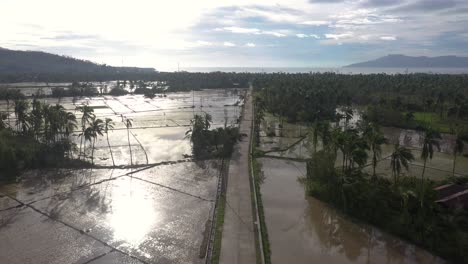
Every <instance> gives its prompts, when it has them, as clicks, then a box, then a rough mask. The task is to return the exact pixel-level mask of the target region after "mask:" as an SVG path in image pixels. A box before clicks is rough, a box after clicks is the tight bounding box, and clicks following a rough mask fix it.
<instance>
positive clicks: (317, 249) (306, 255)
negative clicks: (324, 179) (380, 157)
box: [258, 158, 444, 264]
mask: <svg viewBox="0 0 468 264" xmlns="http://www.w3.org/2000/svg"><path fill="white" fill-rule="evenodd" d="M258 161H259V162H260V164H261V167H262V171H263V176H264V180H263V183H262V184H261V188H260V189H261V193H262V200H263V207H264V212H265V221H266V224H267V229H268V236H269V240H270V249H271V259H272V263H298V264H300V263H340V264H342V263H428V264H429V263H444V261H443V260H441V259H440V258H438V257H436V256H433V255H431V254H430V253H428V252H427V251H425V250H423V249H421V248H419V247H416V246H414V245H412V244H410V243H408V242H405V241H403V240H401V239H399V238H397V237H394V236H392V235H389V234H386V233H384V232H382V231H380V230H379V229H378V228H375V227H372V226H369V225H366V224H362V223H360V222H358V221H355V220H353V219H351V218H349V217H347V216H345V215H343V214H341V213H340V212H338V211H336V210H335V209H334V208H332V207H330V206H329V205H327V204H325V203H323V202H321V201H319V200H317V199H315V198H313V197H306V196H305V192H304V187H303V186H302V184H301V183H300V182H299V178H301V177H304V176H305V174H306V165H305V162H296V161H290V160H280V159H276V158H260V159H258Z"/></svg>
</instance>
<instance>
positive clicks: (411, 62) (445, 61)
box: [345, 54, 468, 68]
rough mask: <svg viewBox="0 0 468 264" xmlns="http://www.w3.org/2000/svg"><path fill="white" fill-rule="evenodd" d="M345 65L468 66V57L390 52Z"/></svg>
mask: <svg viewBox="0 0 468 264" xmlns="http://www.w3.org/2000/svg"><path fill="white" fill-rule="evenodd" d="M345 67H353V68H376V67H379V68H468V57H458V56H440V57H426V56H420V57H411V56H405V55H401V54H390V55H387V56H385V57H381V58H378V59H375V60H370V61H366V62H360V63H354V64H351V65H348V66H345Z"/></svg>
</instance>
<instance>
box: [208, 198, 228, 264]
mask: <svg viewBox="0 0 468 264" xmlns="http://www.w3.org/2000/svg"><path fill="white" fill-rule="evenodd" d="M225 208H226V198H225V196H224V194H222V195H221V196H220V197H219V201H218V208H217V209H216V223H215V237H214V242H213V243H214V245H213V252H212V256H211V263H212V264H218V263H219V257H220V255H221V242H222V239H223V225H224V209H225Z"/></svg>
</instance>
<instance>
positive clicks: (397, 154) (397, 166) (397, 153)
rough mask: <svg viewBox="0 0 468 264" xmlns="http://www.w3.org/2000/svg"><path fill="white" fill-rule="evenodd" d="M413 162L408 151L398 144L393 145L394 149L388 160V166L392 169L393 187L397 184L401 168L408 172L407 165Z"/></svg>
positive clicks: (411, 154) (411, 155) (412, 157)
mask: <svg viewBox="0 0 468 264" xmlns="http://www.w3.org/2000/svg"><path fill="white" fill-rule="evenodd" d="M413 160H414V156H413V153H411V150H410V149H408V148H406V147H405V146H400V144H395V148H394V150H393V152H392V155H391V159H390V166H391V168H392V174H393V182H394V184H395V186H396V185H397V183H398V179H399V177H400V173H401V169H402V167H403V168H405V169H406V170H407V171H408V170H409V164H410V163H411V162H412V161H413Z"/></svg>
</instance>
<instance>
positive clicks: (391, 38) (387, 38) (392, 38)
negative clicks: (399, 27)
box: [380, 36, 396, 40]
mask: <svg viewBox="0 0 468 264" xmlns="http://www.w3.org/2000/svg"><path fill="white" fill-rule="evenodd" d="M380 39H381V40H396V37H395V36H381V37H380Z"/></svg>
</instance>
